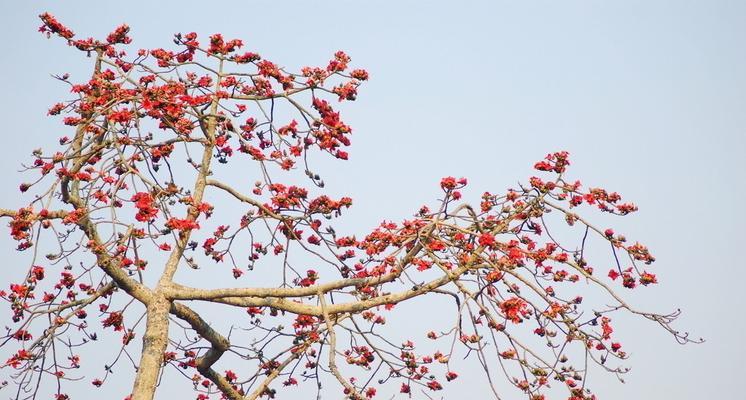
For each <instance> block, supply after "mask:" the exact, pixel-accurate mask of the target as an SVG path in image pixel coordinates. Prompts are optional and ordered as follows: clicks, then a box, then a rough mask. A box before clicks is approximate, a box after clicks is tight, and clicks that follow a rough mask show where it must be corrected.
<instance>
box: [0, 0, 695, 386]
mask: <svg viewBox="0 0 746 400" xmlns="http://www.w3.org/2000/svg"><path fill="white" fill-rule="evenodd" d="M41 20H42V21H43V25H42V26H41V28H40V31H41V32H42V33H44V34H45V35H47V36H48V37H51V36H55V37H59V38H62V39H63V40H64V41H65V42H67V44H68V45H70V46H72V47H74V48H76V49H77V50H80V51H82V53H83V54H84V55H87V56H89V57H90V58H89V59H90V60H91V61H92V64H93V65H92V73H91V76H90V78H86V79H84V80H82V81H80V82H78V83H74V82H72V81H71V78H70V77H69V76H68V75H61V76H57V78H58V80H59V81H60V82H62V83H63V84H65V85H69V87H70V91H71V93H72V97H73V98H72V99H69V100H66V101H62V102H60V103H58V104H55V105H53V106H52V107H51V109H50V110H49V115H52V116H57V115H63V116H64V118H63V119H62V123H64V125H65V126H67V127H68V128H67V129H69V134H68V135H66V136H64V137H62V138H60V139H59V147H57V148H56V149H51V150H35V151H34V152H33V160H32V162H31V164H30V165H28V166H27V170H28V171H27V172H28V173H29V174H31V176H32V177H31V181H30V183H24V184H22V185H21V186H20V190H21V192H24V193H26V196H31V194H32V193H33V196H32V197H31V199H30V200H29V201H28V204H27V205H26V206H24V207H23V208H20V209H18V210H15V211H13V210H1V211H0V213H1V214H2V216H3V217H7V218H9V220H10V223H9V226H10V234H11V236H12V237H13V239H15V240H16V241H17V242H18V248H17V250H19V251H26V252H27V253H32V255H30V256H29V258H31V262H30V266H29V268H28V272H27V273H26V274H25V276H24V277H23V278H22V279H20V280H17V281H16V282H15V283H11V284H10V287H9V290H7V291H5V290H4V291H2V292H0V296H1V297H2V299H3V300H5V301H6V302H7V304H8V305H9V306H10V310H11V311H12V317H11V318H12V323H10V322H11V321H8V323H9V326H7V328H6V333H5V336H4V339H3V341H2V346H3V348H4V349H6V350H7V353H8V355H7V356H8V358H7V361H5V362H4V364H3V367H4V369H5V370H6V371H8V374H7V375H8V381H6V382H5V385H8V386H14V387H15V390H16V392H14V393H15V395H16V398H35V397H37V394H38V393H40V392H41V393H43V392H44V391H52V392H53V393H54V394H55V396H56V399H58V400H62V399H68V398H69V395H68V394H66V393H70V390H73V389H71V387H72V386H74V385H92V386H95V387H99V386H102V385H106V383H107V379H110V376H111V374H112V373H113V371H114V367H115V366H116V368H117V371H124V373H128V372H130V373H132V374H133V376H134V379H133V384H132V387H131V389H129V388H127V389H124V390H122V397H123V398H124V397H125V396H126V398H128V399H134V400H142V399H152V398H153V397H154V395H155V392H156V388H157V387H158V386H159V384H160V385H161V386H163V385H166V386H173V385H178V383H177V382H178V375H179V374H180V375H183V376H184V377H185V378H186V380H185V382H188V383H187V385H193V387H194V390H195V391H196V392H197V393H196V396H197V399H208V398H226V399H231V400H237V399H259V398H275V397H277V398H286V397H287V396H291V397H292V396H298V394H297V392H296V394H295V395H294V394H292V393H293V391H294V390H295V391H297V390H299V389H298V388H297V386H304V385H305V386H309V385H310V387H311V388H312V389H313V390H315V391H318V392H321V391H324V392H325V393H328V394H329V395H331V396H332V397H337V398H339V397H346V398H350V399H364V398H373V397H375V396H376V393H377V391H382V392H395V393H400V395H401V396H403V397H411V396H416V395H418V393H422V394H424V395H427V396H430V394H429V393H431V392H433V391H439V390H441V389H443V388H444V385H447V384H448V382H451V381H454V380H456V379H458V377H459V375H458V374H459V371H458V366H459V363H458V362H457V361H452V360H453V359H460V358H462V357H463V356H467V357H466V360H473V361H474V362H475V363H477V364H478V368H479V369H483V370H484V371H485V372H486V378H487V379H486V380H485V382H486V384H487V385H489V386H490V387H491V389H492V390H493V392H494V395H495V397H496V398H499V397H500V395H501V392H503V391H505V390H507V389H506V388H508V387H509V386H514V387H515V389H511V390H515V393H510V392H509V391H506V392H505V393H506V394H505V396H508V397H514V396H515V395H517V394H520V393H523V394H525V396H527V397H528V398H529V399H532V400H539V399H545V396H548V395H549V393H557V392H556V390H557V388H559V389H561V391H562V392H565V394H562V395H560V396H562V397H564V396H567V395H568V393H569V397H570V399H573V400H578V399H592V398H595V396H594V395H593V394H592V392H591V391H590V389H589V388H588V386H587V384H586V382H585V377H586V374H587V373H588V371H589V369H590V368H591V365H593V364H594V363H595V364H597V365H598V366H600V369H606V370H608V371H610V372H612V373H615V374H621V373H623V372H625V370H626V369H624V368H623V367H622V366H620V365H619V362H618V360H622V359H625V358H626V353H625V350H624V347H623V345H622V344H621V342H620V341H618V340H617V338H616V335H615V334H614V329H613V328H612V320H613V314H614V313H617V312H626V313H631V314H636V315H639V316H640V317H642V318H647V319H649V320H651V321H654V322H656V323H658V324H659V325H660V326H662V327H663V328H664V329H666V330H668V331H669V332H671V334H673V335H674V337H675V338H676V339H678V340H679V341H681V342H687V341H689V339H688V337H687V335H686V334H680V333H679V332H677V331H675V330H674V329H673V328H672V327H671V326H670V324H671V322H672V321H673V320H674V319H675V318H676V316H677V315H678V312H676V313H672V314H668V315H660V314H655V313H648V312H643V311H639V310H637V309H635V308H633V307H632V306H631V305H630V304H628V303H627V302H626V301H625V300H624V299H623V296H622V295H620V294H617V292H618V291H622V290H629V289H635V288H638V287H640V286H648V285H651V284H656V283H657V278H656V275H655V274H653V273H651V272H648V271H647V268H649V267H648V266H649V265H650V264H651V263H652V262H653V261H654V258H653V256H652V255H651V254H650V252H649V251H648V249H647V248H646V247H645V246H644V245H642V244H640V243H637V242H630V241H628V240H626V239H625V237H624V236H622V235H620V234H617V233H615V232H614V231H613V230H612V229H606V228H599V227H596V226H594V225H592V224H591V222H590V219H587V218H586V217H583V216H581V215H580V214H578V213H579V212H580V210H581V209H583V208H587V209H589V210H588V211H589V213H590V211H591V210H593V209H596V210H597V211H600V212H603V213H608V214H614V215H627V214H629V213H631V212H633V211H635V210H636V209H637V208H636V207H635V206H634V205H633V204H631V203H625V202H622V199H621V196H620V195H619V194H617V193H614V192H609V191H606V190H604V189H601V188H589V189H585V188H584V187H583V186H582V185H581V183H580V182H579V181H575V180H569V179H568V178H566V170H567V167H568V166H569V164H570V162H569V161H568V154H567V153H566V152H558V153H554V154H550V155H548V156H547V157H546V159H545V160H543V161H540V162H538V163H536V165H535V168H536V169H537V170H539V171H542V177H532V178H530V179H529V181H528V183H527V184H525V185H519V186H517V187H515V188H513V189H509V190H507V191H505V192H501V193H499V194H492V193H484V195H482V197H481V200H480V202H479V203H478V204H476V205H475V206H471V205H469V204H467V203H463V202H462V199H461V197H462V196H461V193H460V189H461V188H463V187H464V186H466V184H467V181H466V179H463V178H462V179H455V178H452V177H446V178H443V179H442V181H441V182H440V188H441V189H442V193H443V194H442V198H441V199H440V200H438V201H437V202H435V203H434V204H433V205H431V206H429V207H428V206H423V207H422V208H421V209H419V210H418V211H417V212H416V214H415V215H414V216H413V217H412V218H411V219H409V220H406V221H403V222H401V223H394V222H384V223H382V224H381V225H380V226H378V227H376V228H375V229H373V230H372V231H371V232H369V233H367V234H363V235H359V236H353V235H348V234H343V233H341V232H337V230H335V229H334V227H333V225H332V222H333V221H334V220H335V219H336V218H337V217H339V216H340V215H341V214H342V213H343V212H344V210H345V209H347V208H348V207H350V206H351V204H352V200H351V199H350V198H348V197H341V198H333V197H330V196H329V195H325V194H324V192H323V186H324V185H323V181H322V180H321V178H320V177H319V175H317V173H316V172H313V171H312V169H311V166H310V165H309V163H310V162H311V161H312V158H314V157H317V156H318V155H316V154H314V153H325V154H328V155H329V156H331V157H334V158H337V159H339V160H346V159H347V158H348V153H347V152H346V151H345V150H343V149H344V148H346V147H347V146H349V145H350V135H351V132H352V130H351V128H350V127H349V126H348V125H347V124H345V123H344V122H343V120H342V119H341V116H340V113H339V112H338V111H337V110H336V109H335V107H337V105H336V104H337V103H338V102H343V101H351V100H355V97H356V96H357V91H358V87H359V86H360V84H361V83H362V82H363V81H366V80H367V79H368V73H367V72H366V71H365V70H362V69H351V68H350V67H349V63H350V58H349V57H348V56H347V55H346V54H345V53H343V52H341V51H340V52H337V53H336V54H334V58H333V59H332V60H331V61H329V63H328V64H326V65H324V66H321V67H304V68H302V69H301V70H300V72H299V73H292V72H288V71H286V70H285V69H284V68H281V67H280V66H278V64H275V63H273V62H271V61H268V60H266V59H263V58H262V57H261V56H260V55H258V54H256V53H252V52H243V51H241V49H242V47H243V43H242V41H241V40H237V39H233V40H226V39H224V38H223V37H222V36H221V35H220V34H215V35H212V36H210V37H209V38H206V39H205V40H201V39H200V38H198V36H197V34H195V33H188V34H177V35H175V38H174V45H175V47H174V48H173V49H172V50H167V49H162V48H158V49H152V50H138V51H136V52H134V54H133V55H131V54H128V53H126V52H125V51H124V50H123V47H124V45H127V44H129V43H130V38H129V36H128V33H129V28H128V27H127V26H126V25H122V26H120V27H118V28H116V29H115V30H114V32H112V33H111V34H110V35H109V36H108V37H106V38H105V40H95V39H77V38H76V37H75V35H74V34H73V32H72V31H71V30H70V29H68V28H67V27H65V26H64V25H62V24H61V23H60V22H58V21H57V20H56V19H55V18H54V17H53V16H51V15H49V14H43V15H41ZM236 171H240V173H236ZM301 175H302V176H301ZM306 186H307V187H306ZM208 199H213V202H214V203H215V204H222V206H220V207H213V205H211V204H210V203H209V202H208V201H207V200H208ZM558 216H559V217H560V218H557V217H558ZM589 218H590V217H589ZM565 225H569V226H570V227H571V228H566V227H565V228H563V226H565ZM563 232H564V233H563ZM563 237H567V238H570V239H569V241H567V240H564V239H562V238H563ZM592 237H595V238H596V242H598V241H601V242H606V243H607V244H608V245H609V249H610V250H609V252H610V253H611V254H612V256H613V260H614V262H613V263H611V267H610V268H609V266H608V265H606V266H605V267H601V268H598V269H596V268H594V267H593V266H592V265H593V263H592V261H591V260H589V258H590V256H589V254H590V252H589V251H588V250H586V243H587V242H588V243H590V242H592V241H593V240H592V239H591V238H592ZM572 238H575V239H577V240H574V239H572ZM573 240H574V241H573ZM44 252H48V253H47V254H46V256H44V255H43V253H44ZM9 271H10V272H8V273H13V272H15V271H18V270H17V269H10V270H9ZM19 275H20V274H19ZM591 292H595V293H596V294H595V295H592V296H597V298H598V299H600V303H599V304H598V305H586V302H584V297H583V295H584V294H586V293H591ZM599 294H600V295H601V296H599ZM420 297H428V298H433V299H435V298H444V299H445V301H448V302H451V303H450V304H452V306H450V307H452V308H443V309H442V311H446V310H452V311H453V314H450V313H445V312H441V310H439V312H437V313H433V315H432V320H433V326H431V327H419V326H418V327H408V328H406V329H403V327H399V328H398V331H397V327H396V326H394V327H391V326H389V325H386V318H389V319H390V320H391V319H394V318H395V317H396V314H397V310H398V307H397V306H398V305H400V303H403V302H410V301H415V300H416V298H420ZM425 312H428V313H432V312H433V311H432V310H425ZM225 321H231V322H230V323H229V324H228V325H229V327H228V328H226V329H225V330H223V331H221V327H219V325H220V324H221V323H222V324H223V325H225ZM443 323H445V324H446V326H445V327H441V325H442V324H443ZM448 324H450V325H448ZM402 332H405V335H407V337H405V338H404V339H403V340H400V339H399V338H397V335H399V336H401V334H402ZM107 334H109V335H114V338H115V341H113V343H114V345H112V341H111V340H109V342H106V338H105V337H106V336H107ZM120 339H121V340H120ZM104 343H107V344H104ZM89 348H93V351H95V352H96V353H95V354H96V356H88V357H87V358H86V357H84V356H81V354H85V352H86V351H90V350H87V349H89ZM106 350H110V352H107V351H106ZM88 354H89V355H90V354H92V353H88ZM106 357H110V358H109V359H106ZM109 361H110V362H109ZM120 364H124V365H120ZM127 364H129V366H128V365H127ZM174 371H175V372H174ZM120 373H121V372H120ZM164 374H166V375H164ZM499 375H505V377H506V378H507V379H505V380H501V381H500V382H497V380H496V379H495V378H496V377H498V376H499ZM162 376H166V377H167V380H166V381H165V383H164V382H162V381H161V377H162ZM83 377H84V378H85V379H81V378H83ZM551 387H554V388H555V389H550V388H551ZM508 389H509V388H508ZM553 390H554V391H555V392H552V391H553ZM305 397H306V398H307V397H310V396H305ZM42 398H46V397H44V396H42Z"/></svg>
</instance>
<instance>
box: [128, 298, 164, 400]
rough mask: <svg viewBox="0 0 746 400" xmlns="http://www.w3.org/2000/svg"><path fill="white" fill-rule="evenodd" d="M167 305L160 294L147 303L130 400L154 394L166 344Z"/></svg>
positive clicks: (143, 399) (150, 397)
mask: <svg viewBox="0 0 746 400" xmlns="http://www.w3.org/2000/svg"><path fill="white" fill-rule="evenodd" d="M156 296H157V295H156ZM169 307H170V303H169V301H168V300H166V299H165V298H164V297H161V296H158V297H155V298H154V299H153V301H152V302H151V303H150V304H149V305H148V310H147V312H148V319H147V325H146V328H145V334H144V335H143V338H142V344H143V345H142V355H141V356H140V366H139V367H138V368H137V376H136V377H135V385H134V386H133V388H132V400H152V399H153V397H154V396H155V386H156V383H157V382H158V376H159V375H160V372H161V368H162V367H163V353H164V352H165V351H166V346H167V345H168V310H169Z"/></svg>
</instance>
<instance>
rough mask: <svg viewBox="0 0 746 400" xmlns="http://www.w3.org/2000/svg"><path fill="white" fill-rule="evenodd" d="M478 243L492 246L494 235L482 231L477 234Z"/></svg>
mask: <svg viewBox="0 0 746 400" xmlns="http://www.w3.org/2000/svg"><path fill="white" fill-rule="evenodd" d="M479 245H480V246H482V247H492V246H494V245H495V236H493V235H492V234H491V233H487V232H485V233H483V234H481V235H479Z"/></svg>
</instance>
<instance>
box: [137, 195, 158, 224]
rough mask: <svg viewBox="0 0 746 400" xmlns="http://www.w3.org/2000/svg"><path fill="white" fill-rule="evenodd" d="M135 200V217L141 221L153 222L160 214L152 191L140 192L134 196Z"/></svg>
mask: <svg viewBox="0 0 746 400" xmlns="http://www.w3.org/2000/svg"><path fill="white" fill-rule="evenodd" d="M131 200H132V201H134V202H135V207H136V208H137V214H136V215H135V219H137V220H138V221H140V222H151V221H153V220H154V219H155V218H156V216H157V215H158V208H157V207H156V206H155V199H154V198H153V196H152V195H151V194H150V193H145V192H138V193H135V194H134V195H133V196H132V199H131Z"/></svg>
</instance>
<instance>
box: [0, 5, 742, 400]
mask: <svg viewBox="0 0 746 400" xmlns="http://www.w3.org/2000/svg"><path fill="white" fill-rule="evenodd" d="M43 11H49V12H51V13H53V14H55V15H56V16H57V17H59V18H60V20H61V21H63V22H64V23H65V24H67V25H68V26H70V27H71V28H72V29H73V30H74V31H75V32H76V33H78V35H79V36H96V37H102V36H104V35H105V34H106V33H108V32H110V31H111V29H112V28H113V27H114V26H116V25H118V24H120V23H123V22H126V23H128V24H129V25H130V26H131V28H132V31H131V36H132V37H133V38H134V44H133V47H134V48H139V47H144V48H153V47H162V46H163V47H165V46H169V44H170V41H171V37H172V34H173V33H176V32H189V31H196V32H198V33H200V34H202V35H207V34H211V33H215V32H222V33H223V34H224V35H225V36H226V37H228V38H233V37H239V38H242V39H244V42H245V44H246V48H247V49H248V50H254V51H257V52H259V53H260V54H262V55H264V56H266V57H267V58H268V59H270V60H273V61H276V62H279V63H280V64H282V65H284V66H287V67H290V68H291V69H297V68H298V67H300V66H303V65H306V64H313V65H322V64H324V63H325V62H326V60H328V59H329V56H330V55H331V54H333V53H334V51H336V50H338V49H344V50H345V51H347V52H348V54H350V55H351V56H352V58H353V63H354V65H356V66H363V67H365V68H366V69H368V70H369V71H370V73H371V81H370V82H369V83H368V84H366V85H365V86H364V87H363V88H361V91H360V96H359V100H358V101H357V102H356V103H354V104H349V105H347V106H346V107H345V115H346V121H347V122H348V123H350V124H351V125H352V126H353V128H354V134H353V146H352V147H351V150H350V153H351V160H350V161H348V162H347V163H345V164H343V165H342V167H343V168H339V169H336V170H334V169H330V166H332V168H333V166H334V165H336V166H337V167H339V166H340V165H341V164H328V165H325V168H326V170H324V171H322V172H324V176H325V178H326V181H327V184H328V187H330V188H332V190H334V191H338V192H339V193H348V194H350V195H351V196H352V197H353V198H354V199H355V206H354V208H353V210H352V211H351V213H350V218H349V219H348V222H349V221H352V222H353V223H354V224H359V231H360V232H363V231H365V230H367V229H368V228H370V227H372V226H374V225H375V224H376V223H377V222H379V221H380V220H382V219H384V218H386V219H394V220H398V219H400V218H405V217H407V216H410V215H411V214H412V213H413V212H414V211H415V210H416V209H417V208H418V207H419V206H420V205H421V204H423V203H426V202H431V201H432V200H433V199H435V198H436V197H437V196H438V187H437V183H438V181H439V179H440V178H441V177H443V176H446V175H454V176H465V177H468V178H469V180H470V182H471V189H472V192H469V193H468V194H470V195H472V198H473V199H474V200H475V201H477V197H476V195H477V194H478V193H480V192H482V191H493V192H499V191H502V190H504V189H505V188H506V187H509V186H514V185H515V183H516V182H518V181H519V180H520V181H525V180H526V178H527V177H528V176H530V175H531V174H532V170H531V166H532V165H533V163H534V162H535V161H536V160H538V159H540V158H541V157H543V156H544V155H545V154H546V153H548V152H552V151H556V150H568V151H570V153H571V155H572V162H573V165H572V169H571V170H570V171H571V175H572V176H574V177H578V178H580V179H582V180H583V181H584V182H587V183H588V184H589V185H592V186H596V185H601V186H604V187H607V188H609V189H611V190H617V191H619V192H620V193H622V194H623V195H624V196H625V197H626V198H627V199H630V200H633V201H634V202H635V203H636V204H637V205H638V206H639V207H640V212H639V213H637V214H634V215H633V216H630V217H627V218H624V219H621V220H619V222H618V223H616V224H615V226H617V227H619V229H618V230H619V231H623V232H625V234H627V236H628V237H634V238H635V239H639V240H641V241H642V242H644V243H646V244H647V245H648V246H649V247H650V248H651V250H652V251H653V254H654V255H655V256H656V257H657V259H658V262H657V263H656V266H655V267H654V268H653V269H654V272H656V273H657V274H658V277H659V279H660V280H661V282H662V283H661V284H660V285H658V286H657V287H655V288H647V289H645V290H640V291H637V290H636V291H634V292H628V293H625V294H627V296H628V298H630V299H631V301H632V302H633V303H635V304H638V305H639V306H640V308H647V309H651V310H654V311H661V312H664V311H670V310H673V309H675V308H677V307H680V308H681V309H682V310H683V311H684V314H683V315H682V317H681V318H680V320H679V322H678V324H677V326H678V327H680V328H681V329H682V330H689V331H692V332H693V334H694V335H696V336H698V337H699V336H702V337H704V338H705V339H706V340H707V343H705V344H702V345H688V346H685V347H682V346H679V345H677V344H676V343H675V342H674V340H673V339H672V338H670V337H669V336H668V335H667V334H666V333H665V332H663V331H662V330H660V329H657V328H656V326H654V324H652V323H649V322H648V321H644V320H635V321H633V322H631V323H630V324H629V325H626V326H624V327H621V326H620V327H618V329H617V331H618V332H619V334H620V335H621V336H620V337H622V338H624V342H625V347H626V348H627V349H629V350H630V353H631V356H632V357H631V359H630V360H629V362H628V363H627V364H628V365H630V366H631V367H632V371H631V372H630V373H629V374H628V376H627V378H626V379H627V384H624V385H622V384H620V383H618V382H617V381H615V380H614V379H613V378H612V377H609V376H599V375H596V376H595V377H594V380H595V382H596V383H595V384H593V387H594V388H595V390H596V392H597V394H599V395H600V398H602V399H614V400H617V399H618V400H621V399H629V398H635V399H643V400H652V399H665V398H670V399H700V398H742V397H743V385H742V384H741V382H742V380H743V372H744V360H745V359H746V344H744V342H743V338H744V332H743V331H744V329H745V328H746V323H744V317H746V312H745V311H744V310H745V309H746V295H744V289H743V286H744V282H745V281H746V265H745V263H744V259H743V248H744V240H746V235H744V233H743V229H744V225H745V224H746V212H745V211H744V210H745V207H744V204H743V200H744V195H746V189H744V184H746V166H745V165H744V163H745V162H746V157H744V153H745V152H746V112H745V111H746V2H743V1H652V0H646V1H557V0H554V1H530V2H529V1H512V2H505V1H485V2H476V1H459V2H427V1H420V2H414V1H390V2H354V1H327V2H322V1H318V2H308V1H306V2H288V1H284V2H269V1H263V2H253V1H225V2H206V1H203V2H194V1H179V2H170V1H162V2H161V1H147V2H145V1H128V2H103V1H99V2H91V1H75V2H73V1H69V2H42V1H18V2H5V3H4V4H3V7H2V11H1V12H0V35H1V37H2V38H3V39H2V41H1V42H0V46H1V47H0V54H2V58H3V60H2V61H3V62H2V63H1V64H0V87H2V88H3V89H4V93H5V94H4V99H3V107H2V109H0V118H1V119H2V121H4V124H3V132H4V135H3V137H4V142H3V145H2V146H0V153H1V154H2V157H0V171H3V175H2V177H1V178H0V183H2V185H3V187H6V188H9V189H7V190H6V191H5V192H4V195H3V198H2V204H0V206H2V207H9V208H17V207H19V206H22V205H23V204H25V203H24V201H22V200H20V199H19V197H18V191H17V190H16V188H17V186H18V184H19V182H21V181H22V180H23V179H22V178H21V176H20V175H18V174H14V173H13V171H16V170H18V169H19V165H20V163H21V162H22V161H27V160H28V159H29V158H28V154H29V153H30V151H31V150H32V149H33V148H36V147H43V146H47V147H48V146H50V145H53V144H54V143H55V142H56V139H57V138H58V137H60V136H62V135H63V134H65V133H64V129H65V128H64V127H61V125H58V124H56V123H54V122H52V121H50V120H48V119H46V118H45V117H44V115H45V113H46V110H47V108H48V107H49V106H50V105H51V104H53V103H55V102H56V101H57V100H58V99H60V98H64V97H66V96H67V93H66V89H64V88H63V87H62V86H61V85H58V84H57V83H55V81H53V80H52V79H51V78H49V75H50V74H52V73H64V72H71V73H73V74H74V75H78V76H81V75H80V74H83V73H84V71H88V70H89V69H90V66H89V64H90V63H89V62H88V60H85V59H84V58H82V57H81V55H80V53H79V52H77V51H74V50H72V49H69V48H67V47H66V46H65V45H63V44H62V42H61V41H59V40H55V41H48V40H46V39H45V38H43V37H42V36H41V35H39V34H38V33H36V28H37V27H38V26H39V25H40V23H39V21H38V19H37V15H38V14H39V13H41V12H43ZM85 73H86V74H87V72H85ZM0 244H3V245H4V246H3V248H5V249H6V252H8V253H10V252H12V249H13V248H14V245H13V244H12V243H11V241H10V240H9V239H7V238H6V237H3V240H2V242H0ZM3 254H6V253H5V252H4V253H3ZM8 259H9V260H12V262H8V263H7V264H6V265H5V266H4V267H5V271H4V272H3V277H13V279H17V278H18V276H20V275H21V274H23V273H24V272H25V267H26V264H25V263H23V261H22V260H23V258H20V257H17V256H16V255H15V254H13V255H12V256H8ZM15 262H18V264H19V265H22V266H23V270H21V269H20V268H19V269H14V263H15ZM4 279H7V278H4ZM599 382H601V383H599ZM472 389H473V388H470V389H469V390H472ZM464 390H467V389H464ZM451 393H453V392H451ZM464 393H466V392H464ZM474 393H480V392H474ZM160 394H161V396H160V398H167V396H165V395H166V391H165V390H164V391H161V392H160ZM512 394H515V393H514V392H513V393H511V395H512ZM5 396H10V393H8V394H7V395H5V394H3V392H2V391H0V397H5ZM332 397H333V396H332ZM447 398H451V396H450V395H449V396H447ZM453 398H455V397H453ZM475 398H476V397H475ZM509 398H510V397H509Z"/></svg>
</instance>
